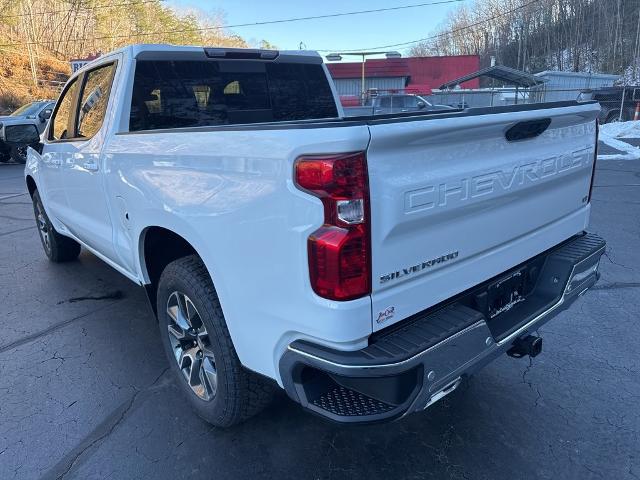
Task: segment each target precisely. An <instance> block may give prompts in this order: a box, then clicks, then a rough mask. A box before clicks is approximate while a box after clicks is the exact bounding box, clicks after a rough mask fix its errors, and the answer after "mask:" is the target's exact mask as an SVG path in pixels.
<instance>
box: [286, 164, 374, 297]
mask: <svg viewBox="0 0 640 480" xmlns="http://www.w3.org/2000/svg"><path fill="white" fill-rule="evenodd" d="M295 181H296V184H297V186H298V187H299V188H300V189H302V190H305V191H307V192H309V193H311V194H312V195H314V196H316V197H318V198H319V199H320V200H321V201H322V204H323V206H324V225H323V226H322V227H320V228H319V229H318V230H316V231H315V232H313V233H312V234H311V235H310V236H309V239H308V241H307V250H308V258H309V277H310V280H311V286H312V288H313V290H314V292H316V293H317V294H318V295H320V296H321V297H324V298H329V299H331V300H353V299H355V298H360V297H363V296H365V295H368V294H369V293H371V240H370V237H371V233H370V225H369V182H368V177H367V161H366V157H365V154H364V152H357V153H346V154H337V155H313V156H303V157H299V158H298V159H297V160H296V162H295Z"/></svg>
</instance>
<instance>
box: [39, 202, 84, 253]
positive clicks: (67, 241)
mask: <svg viewBox="0 0 640 480" xmlns="http://www.w3.org/2000/svg"><path fill="white" fill-rule="evenodd" d="M33 212H34V214H35V217H36V225H37V226H38V234H39V235H40V242H41V243H42V248H43V250H44V253H45V254H46V255H47V257H48V258H49V260H51V261H52V262H55V263H62V262H68V261H70V260H75V259H76V258H78V255H79V254H80V244H79V243H78V242H76V241H75V240H73V239H71V238H69V237H65V236H64V235H60V234H59V233H58V232H57V231H56V229H55V228H53V225H52V224H51V221H50V220H49V217H48V216H47V212H45V210H44V207H43V206H42V200H41V199H40V194H39V193H38V191H37V190H36V191H35V192H34V193H33Z"/></svg>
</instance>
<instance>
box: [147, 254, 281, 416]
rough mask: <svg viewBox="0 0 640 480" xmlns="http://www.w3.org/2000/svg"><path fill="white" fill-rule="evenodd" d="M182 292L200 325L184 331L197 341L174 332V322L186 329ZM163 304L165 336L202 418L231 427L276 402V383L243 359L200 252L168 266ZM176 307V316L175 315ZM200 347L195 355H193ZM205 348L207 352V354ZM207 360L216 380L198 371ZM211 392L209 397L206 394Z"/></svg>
mask: <svg viewBox="0 0 640 480" xmlns="http://www.w3.org/2000/svg"><path fill="white" fill-rule="evenodd" d="M178 292H180V293H178ZM180 294H182V295H183V297H182V300H181V301H184V300H185V299H186V300H187V301H188V305H189V306H190V307H189V306H187V307H186V310H187V311H190V312H191V314H190V316H191V319H190V320H188V325H189V326H191V327H194V328H189V329H184V330H181V332H182V333H186V332H191V335H192V336H191V337H189V338H190V339H191V340H192V341H185V339H186V338H187V337H186V336H182V337H180V338H181V339H180V340H177V338H178V337H179V336H176V335H175V334H174V335H173V336H172V334H171V333H169V332H170V327H172V328H174V329H175V328H176V327H177V328H178V329H179V330H180V326H179V325H178V323H180V322H178V321H176V320H174V319H175V318H176V315H177V310H178V309H179V308H180V307H179V306H173V307H170V305H172V304H173V303H171V302H174V301H175V299H177V298H180ZM181 305H182V304H181ZM157 308H158V310H157V311H158V324H159V327H160V335H161V337H162V343H163V345H164V348H165V352H166V354H167V357H168V359H169V363H170V364H171V369H172V371H173V372H174V374H175V376H176V379H177V383H178V385H179V388H180V390H181V391H182V392H183V393H184V394H185V396H186V397H187V398H188V400H189V403H190V404H191V406H192V407H193V409H194V410H195V412H196V413H197V414H198V415H199V416H200V417H201V418H203V419H204V420H206V421H207V422H209V423H211V424H212V425H215V426H217V427H230V426H233V425H236V424H238V423H240V422H242V421H244V420H246V419H248V418H249V417H251V416H253V415H255V414H257V413H259V412H260V411H261V410H262V409H264V407H266V406H267V405H268V404H269V403H270V402H271V400H272V398H273V394H274V392H275V385H274V384H273V383H272V382H271V381H269V380H268V379H266V378H264V377H261V376H259V375H257V374H255V373H253V372H250V371H248V370H246V369H244V368H243V367H242V365H241V364H240V360H239V359H238V356H237V354H236V351H235V349H234V347H233V343H232V341H231V337H230V335H229V330H228V329H227V324H226V322H225V319H224V314H223V313H222V308H221V307H220V301H219V300H218V295H217V294H216V291H215V288H214V286H213V282H212V281H211V278H210V277H209V273H208V272H207V269H206V268H205V266H204V265H203V263H202V261H201V260H200V258H199V257H198V256H197V255H190V256H187V257H183V258H179V259H178V260H175V261H173V262H171V263H170V264H169V265H167V267H166V268H165V270H164V271H163V272H162V275H161V276H160V282H159V284H158V295H157ZM170 308H172V309H173V312H174V313H173V317H172V316H171V315H170V314H169V309H170ZM192 322H193V323H192ZM174 331H175V330H174ZM193 335H195V336H193ZM172 342H173V343H172ZM183 342H184V344H183ZM200 342H202V343H200ZM200 348H202V350H200ZM194 349H196V355H195V356H194V355H191V356H189V355H187V353H188V352H192V351H193V350H194ZM201 352H207V353H205V354H204V356H203V354H202V353H201ZM181 353H182V355H181ZM179 357H180V358H183V357H188V359H187V361H186V364H187V366H186V367H184V365H185V362H184V361H183V362H182V365H183V368H181V367H180V366H179V362H180V360H179ZM198 358H199V359H200V360H199V361H198V360H197V359H198ZM203 358H204V360H203ZM207 360H209V361H210V363H209V368H211V365H212V364H213V366H214V368H213V371H215V382H211V381H210V380H207V379H205V378H204V377H205V376H207V373H201V374H200V376H198V377H197V378H196V375H195V374H193V373H192V370H195V369H196V368H198V369H199V370H201V371H204V370H205V368H204V365H205V362H206V361H207ZM197 362H199V363H197ZM196 365H197V367H194V366H196ZM200 365H201V366H200ZM209 373H211V372H209ZM189 374H191V376H190V377H189V378H194V379H195V383H196V387H194V386H193V383H190V382H189V380H187V377H188V376H189ZM207 378H208V377H207ZM212 383H215V385H216V387H215V391H214V392H213V393H211V392H207V387H210V386H211V384H212ZM196 392H198V393H196ZM206 396H208V397H209V398H208V399H205V398H203V397H206Z"/></svg>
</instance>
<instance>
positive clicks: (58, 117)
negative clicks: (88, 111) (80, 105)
mask: <svg viewBox="0 0 640 480" xmlns="http://www.w3.org/2000/svg"><path fill="white" fill-rule="evenodd" d="M77 89H78V79H77V78H76V79H74V80H73V81H72V83H71V86H69V88H67V90H66V91H65V92H64V94H63V96H62V98H61V99H60V101H59V102H58V110H57V111H56V113H55V115H54V116H53V117H52V118H51V127H50V132H51V133H50V135H49V139H50V140H64V139H65V138H70V137H72V136H73V135H72V133H71V132H69V131H68V128H69V126H70V125H69V123H70V122H69V120H70V119H71V112H72V111H73V110H74V109H75V108H74V107H75V105H74V104H73V99H74V98H75V97H76V90H77Z"/></svg>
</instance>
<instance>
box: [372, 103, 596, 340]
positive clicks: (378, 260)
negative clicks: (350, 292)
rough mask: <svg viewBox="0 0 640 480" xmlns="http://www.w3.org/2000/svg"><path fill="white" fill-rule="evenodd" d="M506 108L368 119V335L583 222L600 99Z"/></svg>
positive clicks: (484, 277)
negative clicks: (517, 135)
mask: <svg viewBox="0 0 640 480" xmlns="http://www.w3.org/2000/svg"><path fill="white" fill-rule="evenodd" d="M504 110H507V111H504ZM504 110H503V111H501V113H488V112H491V109H483V110H473V109H472V110H469V111H466V112H462V113H459V114H451V115H448V116H447V117H448V118H442V117H440V118H438V117H436V116H434V117H420V118H415V117H414V118H411V117H409V118H402V119H398V118H396V119H390V120H378V121H372V122H370V127H369V128H370V133H371V141H370V144H369V148H368V150H367V162H368V167H369V182H370V194H371V239H372V270H373V292H372V306H373V328H374V330H379V329H381V328H384V327H386V326H388V325H390V324H392V323H394V322H397V321H398V320H401V319H403V318H406V317H407V316H409V315H412V314H414V313H417V312H419V311H422V310H424V309H426V308H428V307H430V306H432V305H435V304H437V303H439V302H441V301H443V300H446V299H448V298H449V297H451V296H453V295H455V294H457V293H460V292H462V291H464V290H466V289H468V288H470V287H472V286H474V285H476V284H478V283H481V282H483V281H485V280H487V279H489V278H491V277H494V276H495V275H498V274H500V273H502V272H504V271H505V270H507V269H509V268H511V267H513V266H515V265H517V264H519V263H521V262H523V261H525V260H527V259H529V258H531V257H533V256H535V255H537V254H539V253H541V252H543V251H544V250H546V249H548V248H551V247H553V246H554V245H557V244H558V243H560V242H562V241H563V240H565V239H567V238H569V237H570V236H572V235H574V234H576V233H579V232H580V231H582V230H583V229H584V228H585V227H586V225H587V222H588V216H589V209H590V206H589V204H588V202H587V197H588V194H589V186H590V181H591V173H592V167H593V159H594V148H595V138H596V124H595V119H596V116H597V114H598V111H599V106H598V105H597V104H572V105H571V106H562V107H552V106H549V107H548V108H538V109H531V106H522V107H515V108H512V109H504ZM509 110H511V111H509ZM546 119H550V120H551V122H550V124H549V126H548V128H547V129H546V130H545V131H544V132H543V133H541V134H539V135H537V136H535V137H532V138H528V139H525V140H517V141H508V140H507V139H506V138H505V133H506V132H507V131H508V130H509V129H510V128H512V127H514V126H515V125H518V127H517V129H519V128H520V126H523V128H522V129H521V130H522V131H525V130H526V129H527V126H531V125H532V124H533V125H534V127H535V125H537V124H538V123H539V124H542V125H544V124H545V123H546V122H547V120H546ZM537 121H540V122H538V123H536V122H537ZM522 122H527V123H522ZM529 130H531V129H529Z"/></svg>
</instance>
